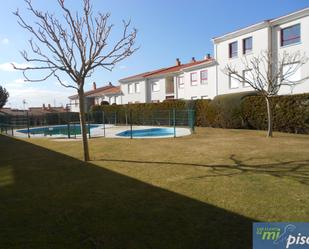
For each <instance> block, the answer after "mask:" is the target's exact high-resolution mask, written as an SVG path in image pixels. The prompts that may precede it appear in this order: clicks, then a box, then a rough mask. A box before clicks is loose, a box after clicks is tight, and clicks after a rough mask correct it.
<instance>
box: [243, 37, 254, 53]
mask: <svg viewBox="0 0 309 249" xmlns="http://www.w3.org/2000/svg"><path fill="white" fill-rule="evenodd" d="M242 46H243V51H242V52H243V54H248V53H250V52H252V37H248V38H246V39H243V40H242Z"/></svg>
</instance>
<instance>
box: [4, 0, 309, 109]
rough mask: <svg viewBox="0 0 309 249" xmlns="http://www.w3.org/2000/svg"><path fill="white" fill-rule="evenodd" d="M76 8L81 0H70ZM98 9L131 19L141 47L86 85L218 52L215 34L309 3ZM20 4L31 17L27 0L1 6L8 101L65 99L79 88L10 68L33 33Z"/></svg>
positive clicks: (113, 4) (115, 0)
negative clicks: (29, 79)
mask: <svg viewBox="0 0 309 249" xmlns="http://www.w3.org/2000/svg"><path fill="white" fill-rule="evenodd" d="M32 1H33V3H34V5H35V6H36V7H37V8H39V9H42V10H49V11H51V12H54V11H57V8H56V6H57V5H56V1H55V0H45V1H42V0H32ZM65 1H66V2H67V4H68V5H69V6H70V7H71V8H74V9H75V10H78V9H80V7H81V3H82V1H81V0H65ZM92 3H93V6H94V10H95V11H101V12H111V14H112V16H111V22H112V23H113V24H115V28H114V29H115V33H114V36H113V34H112V37H114V38H115V37H117V31H118V32H119V29H120V28H121V20H122V19H126V20H127V19H131V21H132V25H133V26H134V27H136V28H137V29H138V38H137V44H138V45H140V46H141V48H140V50H139V51H138V52H137V53H136V54H134V55H133V56H132V57H130V58H128V59H127V60H125V61H123V62H121V63H120V64H119V65H118V66H117V67H116V68H115V69H114V71H113V72H107V71H104V70H103V69H99V70H98V71H96V73H95V74H94V75H93V77H92V78H91V79H88V81H87V83H86V86H85V88H86V89H90V88H91V85H92V82H93V81H96V82H97V85H98V86H102V85H105V84H107V82H109V81H111V82H113V83H114V84H117V81H118V80H119V79H120V78H123V77H126V76H129V75H132V74H135V73H140V72H144V71H148V70H152V69H156V68H160V67H165V66H169V65H173V64H174V63H175V58H177V57H179V58H180V59H181V61H182V62H187V61H189V60H190V58H191V57H192V56H194V57H195V58H196V59H201V58H203V56H205V55H206V54H207V53H211V54H212V53H213V46H212V42H211V38H212V37H215V36H218V35H222V34H224V33H227V32H230V31H233V30H235V29H238V28H241V27H244V26H247V25H250V24H254V23H256V22H260V21H262V20H265V19H269V18H274V17H278V16H281V15H284V14H287V13H289V12H293V11H295V10H298V9H301V8H305V7H308V6H309V1H308V0H271V1H270V0H259V1H248V0H247V1H246V0H234V1H230V0H191V1H185V0H130V1H128V0H93V1H92ZM17 8H19V9H20V11H21V12H22V13H24V16H25V17H26V18H28V20H31V17H30V16H29V15H28V13H27V11H26V10H25V3H24V2H23V0H10V1H4V2H3V3H2V5H1V9H0V23H1V29H0V55H1V56H0V74H1V81H0V85H2V86H4V87H5V88H6V89H7V90H8V91H9V92H10V96H11V97H10V99H9V102H8V104H7V106H8V107H17V108H22V106H23V105H22V101H23V99H25V100H26V102H27V105H28V106H41V105H42V103H45V104H48V103H50V104H52V105H54V103H56V105H61V104H63V105H65V104H66V103H67V102H68V100H67V96H69V95H71V94H75V93H74V90H71V89H66V88H63V87H62V86H60V85H59V84H58V83H57V82H56V80H55V79H53V78H50V79H49V80H47V81H45V82H41V83H24V82H23V76H22V73H21V72H16V71H13V70H11V67H10V64H9V63H12V62H15V63H19V64H23V63H25V62H24V61H23V59H22V57H21V56H20V54H19V51H20V50H23V49H26V50H27V49H29V46H28V44H27V40H29V39H30V38H31V36H30V34H28V33H27V32H25V31H24V30H23V29H21V28H20V27H19V26H18V24H17V21H16V17H15V16H14V15H13V14H12V12H13V11H15V10H16V9H17Z"/></svg>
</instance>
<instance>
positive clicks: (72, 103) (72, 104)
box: [70, 99, 79, 112]
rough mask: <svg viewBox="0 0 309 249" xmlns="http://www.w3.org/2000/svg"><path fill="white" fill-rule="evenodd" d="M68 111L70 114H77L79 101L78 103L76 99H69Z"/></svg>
mask: <svg viewBox="0 0 309 249" xmlns="http://www.w3.org/2000/svg"><path fill="white" fill-rule="evenodd" d="M70 110H71V112H79V101H78V99H70Z"/></svg>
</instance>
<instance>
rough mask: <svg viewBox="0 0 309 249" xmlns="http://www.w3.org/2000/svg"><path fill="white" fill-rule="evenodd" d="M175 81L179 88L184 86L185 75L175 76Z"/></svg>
mask: <svg viewBox="0 0 309 249" xmlns="http://www.w3.org/2000/svg"><path fill="white" fill-rule="evenodd" d="M177 81H178V88H179V89H183V88H185V77H184V76H179V77H177Z"/></svg>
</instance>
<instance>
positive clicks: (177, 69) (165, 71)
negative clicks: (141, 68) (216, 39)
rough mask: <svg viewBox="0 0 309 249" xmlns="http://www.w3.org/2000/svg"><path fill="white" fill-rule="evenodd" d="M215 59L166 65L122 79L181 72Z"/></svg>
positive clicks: (127, 79)
mask: <svg viewBox="0 0 309 249" xmlns="http://www.w3.org/2000/svg"><path fill="white" fill-rule="evenodd" d="M211 61H213V58H207V59H204V60H200V61H194V62H189V63H186V64H181V65H179V66H178V65H176V66H172V67H165V68H161V69H157V70H154V71H150V72H145V73H141V74H137V75H133V76H130V77H127V78H123V79H121V80H120V81H129V80H134V79H144V78H147V77H152V76H158V75H162V74H168V73H176V72H180V71H181V70H183V69H185V68H189V67H193V66H197V65H200V64H203V63H206V62H211Z"/></svg>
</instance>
